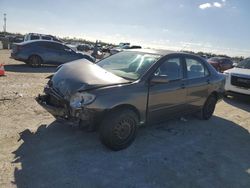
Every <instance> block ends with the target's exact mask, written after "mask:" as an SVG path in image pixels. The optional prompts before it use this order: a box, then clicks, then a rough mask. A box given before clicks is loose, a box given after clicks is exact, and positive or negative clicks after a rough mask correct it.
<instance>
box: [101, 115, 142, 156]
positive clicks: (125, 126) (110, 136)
mask: <svg viewBox="0 0 250 188" xmlns="http://www.w3.org/2000/svg"><path fill="white" fill-rule="evenodd" d="M137 125H138V117H137V115H136V113H135V112H134V111H132V110H118V111H116V112H113V113H112V114H110V115H108V116H107V117H106V118H105V119H104V121H103V123H102V124H101V127H100V130H99V134H100V139H101V142H102V143H103V144H104V145H105V146H107V147H108V148H110V149H111V150H114V151H118V150H122V149H125V148H127V147H128V146H130V145H131V144H132V142H133V141H134V139H135V137H136V131H137Z"/></svg>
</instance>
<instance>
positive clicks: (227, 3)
mask: <svg viewBox="0 0 250 188" xmlns="http://www.w3.org/2000/svg"><path fill="white" fill-rule="evenodd" d="M249 8H250V1H249V0H126V1H118V0H88V1H87V0H60V1H59V0H54V1H52V0H43V1H36V0H0V21H1V20H3V13H7V19H8V20H7V31H11V32H21V33H28V32H39V33H48V34H53V35H56V36H70V37H79V38H85V39H89V40H96V39H99V40H102V41H105V42H112V43H119V42H131V43H133V44H141V45H143V46H145V47H155V48H166V49H171V50H181V49H185V50H194V51H206V52H215V53H224V54H228V55H243V56H250V38H249V34H250V24H249V23H250V22H249V19H250V11H249ZM0 23H3V21H1V22H0ZM1 25H2V24H1Z"/></svg>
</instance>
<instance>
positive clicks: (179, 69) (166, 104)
mask: <svg viewBox="0 0 250 188" xmlns="http://www.w3.org/2000/svg"><path fill="white" fill-rule="evenodd" d="M183 72H184V65H183V62H182V59H181V58H180V57H173V58H168V59H166V60H165V61H163V63H162V64H161V65H160V66H159V68H158V69H157V70H156V71H155V73H154V75H153V76H159V75H160V76H167V78H168V83H158V84H152V83H151V84H150V86H149V87H150V88H149V98H148V121H149V122H161V121H164V120H165V119H169V118H172V117H174V116H176V115H179V114H180V113H182V112H183V111H185V103H186V95H187V90H186V86H185V85H186V80H185V79H183V78H184V74H183Z"/></svg>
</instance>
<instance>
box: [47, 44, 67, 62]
mask: <svg viewBox="0 0 250 188" xmlns="http://www.w3.org/2000/svg"><path fill="white" fill-rule="evenodd" d="M43 47H44V52H43V53H44V56H45V59H46V62H47V63H52V64H61V63H64V61H63V60H64V59H63V52H64V51H63V47H62V45H61V44H58V43H54V42H43Z"/></svg>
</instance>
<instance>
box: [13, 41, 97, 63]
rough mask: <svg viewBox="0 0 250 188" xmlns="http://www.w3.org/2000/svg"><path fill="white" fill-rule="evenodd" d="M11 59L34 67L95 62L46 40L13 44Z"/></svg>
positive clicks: (59, 44) (64, 46)
mask: <svg viewBox="0 0 250 188" xmlns="http://www.w3.org/2000/svg"><path fill="white" fill-rule="evenodd" d="M11 57H12V58H14V59H15V60H19V61H23V62H25V63H27V64H29V65H31V66H33V67H39V66H41V65H42V64H54V65H60V64H62V63H66V62H70V61H74V60H77V59H82V58H85V59H88V60H89V61H91V62H94V61H95V59H94V58H93V57H91V56H89V55H87V54H83V53H81V52H75V51H74V50H72V49H71V48H69V47H68V46H66V45H64V44H62V43H60V42H55V41H46V40H32V41H27V42H22V43H18V44H13V46H12V53H11Z"/></svg>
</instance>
